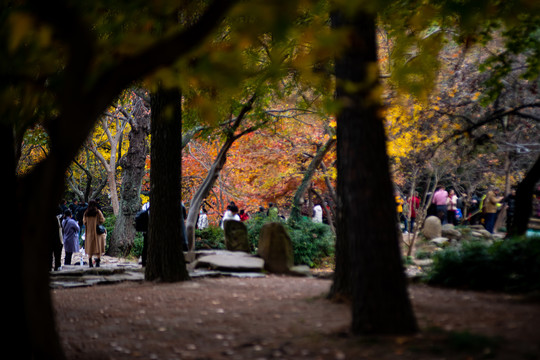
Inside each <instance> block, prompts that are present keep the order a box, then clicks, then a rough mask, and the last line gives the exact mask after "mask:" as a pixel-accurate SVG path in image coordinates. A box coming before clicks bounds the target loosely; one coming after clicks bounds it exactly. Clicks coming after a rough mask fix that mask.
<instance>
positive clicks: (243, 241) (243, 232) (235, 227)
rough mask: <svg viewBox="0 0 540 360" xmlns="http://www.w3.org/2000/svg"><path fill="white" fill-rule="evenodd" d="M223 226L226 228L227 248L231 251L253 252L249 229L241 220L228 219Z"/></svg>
mask: <svg viewBox="0 0 540 360" xmlns="http://www.w3.org/2000/svg"><path fill="white" fill-rule="evenodd" d="M223 228H224V230H225V248H226V249H227V250H229V251H244V252H247V253H250V252H251V246H250V245H249V239H248V231H247V228H246V225H244V223H243V222H241V221H235V220H227V221H225V223H224V225H223Z"/></svg>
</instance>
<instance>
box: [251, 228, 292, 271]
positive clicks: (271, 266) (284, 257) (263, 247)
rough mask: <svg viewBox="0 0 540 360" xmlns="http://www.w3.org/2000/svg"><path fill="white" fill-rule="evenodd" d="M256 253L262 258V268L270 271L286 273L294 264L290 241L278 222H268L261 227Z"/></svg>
mask: <svg viewBox="0 0 540 360" xmlns="http://www.w3.org/2000/svg"><path fill="white" fill-rule="evenodd" d="M257 253H258V255H259V256H260V257H261V258H263V259H264V269H265V270H266V271H269V272H271V273H276V274H286V273H289V272H290V270H291V268H292V267H293V266H294V255H293V248H292V241H291V238H290V237H289V234H287V230H285V227H284V226H283V225H282V224H280V223H277V222H273V223H268V224H265V225H264V226H263V227H262V229H261V233H260V237H259V249H258V251H257Z"/></svg>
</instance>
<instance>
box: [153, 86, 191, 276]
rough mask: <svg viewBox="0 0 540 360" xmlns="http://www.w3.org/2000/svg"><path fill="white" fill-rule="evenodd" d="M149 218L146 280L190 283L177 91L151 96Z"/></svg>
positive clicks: (162, 92)
mask: <svg viewBox="0 0 540 360" xmlns="http://www.w3.org/2000/svg"><path fill="white" fill-rule="evenodd" d="M151 111H152V115H151V116H152V120H151V136H152V142H151V151H150V161H151V164H152V167H151V171H150V218H149V231H148V260H147V265H146V268H145V279H146V280H148V281H156V280H159V281H163V282H175V281H184V280H189V274H188V271H187V269H186V262H185V259H184V253H183V243H184V236H185V234H184V230H185V229H184V226H183V222H184V219H183V214H182V191H181V186H182V181H181V180H182V109H181V93H180V91H179V90H177V89H167V90H164V89H159V90H158V91H157V92H155V93H154V94H152V96H151Z"/></svg>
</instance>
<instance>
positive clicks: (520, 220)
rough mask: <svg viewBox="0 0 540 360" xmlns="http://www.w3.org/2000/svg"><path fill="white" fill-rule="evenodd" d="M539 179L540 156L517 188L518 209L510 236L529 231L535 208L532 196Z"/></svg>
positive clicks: (509, 232)
mask: <svg viewBox="0 0 540 360" xmlns="http://www.w3.org/2000/svg"><path fill="white" fill-rule="evenodd" d="M539 180H540V156H539V157H538V158H537V159H536V162H535V163H534V165H533V166H532V168H531V169H530V170H529V171H528V172H527V175H525V178H524V179H523V180H522V181H521V182H520V183H519V185H518V187H517V189H516V205H515V206H516V209H515V212H514V220H513V221H512V227H511V228H510V229H509V231H508V236H520V235H525V234H526V233H527V229H528V228H529V219H530V217H531V215H532V210H533V206H532V198H533V195H534V187H535V186H536V183H538V181H539Z"/></svg>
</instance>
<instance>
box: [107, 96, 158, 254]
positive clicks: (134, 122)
mask: <svg viewBox="0 0 540 360" xmlns="http://www.w3.org/2000/svg"><path fill="white" fill-rule="evenodd" d="M134 109H135V110H134V112H133V114H131V115H130V118H129V119H130V120H129V123H130V125H131V131H130V132H129V148H128V151H127V153H126V156H125V157H123V158H122V161H121V163H120V165H121V166H122V186H121V188H120V194H121V195H120V207H119V212H118V216H117V217H116V223H115V226H114V232H113V235H112V237H111V239H110V241H109V249H108V251H107V253H108V254H109V255H111V256H126V255H128V254H129V252H130V251H131V249H132V247H133V241H134V239H135V235H136V231H135V226H134V222H135V215H136V214H137V212H138V211H139V210H140V209H141V185H142V179H143V177H144V174H145V164H146V155H147V154H148V144H147V136H148V133H149V132H150V115H149V112H148V110H149V109H147V108H146V107H145V106H144V105H143V102H142V100H139V101H138V102H137V103H136V104H135V106H134ZM119 147H120V146H119Z"/></svg>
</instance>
